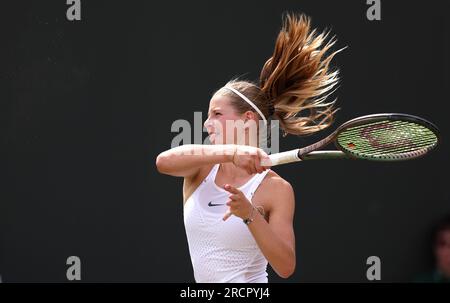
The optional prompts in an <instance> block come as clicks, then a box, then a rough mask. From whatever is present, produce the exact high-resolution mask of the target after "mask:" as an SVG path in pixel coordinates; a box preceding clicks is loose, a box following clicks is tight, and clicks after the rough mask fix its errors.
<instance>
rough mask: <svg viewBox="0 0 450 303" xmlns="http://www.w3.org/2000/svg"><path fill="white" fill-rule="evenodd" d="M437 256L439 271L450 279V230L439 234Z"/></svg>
mask: <svg viewBox="0 0 450 303" xmlns="http://www.w3.org/2000/svg"><path fill="white" fill-rule="evenodd" d="M435 254H436V261H437V266H438V268H439V270H440V271H442V272H443V273H444V274H445V275H446V276H447V277H450V230H444V231H441V232H440V233H439V236H438V239H437V243H436V248H435Z"/></svg>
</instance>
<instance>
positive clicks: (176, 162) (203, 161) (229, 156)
mask: <svg viewBox="0 0 450 303" xmlns="http://www.w3.org/2000/svg"><path fill="white" fill-rule="evenodd" d="M262 159H268V156H267V154H266V153H265V152H264V151H263V150H262V149H259V148H257V147H252V146H245V145H235V144H216V145H202V144H187V145H182V146H177V147H174V148H172V149H169V150H167V151H164V152H162V153H160V154H159V155H158V157H157V158H156V167H157V169H158V171H159V172H160V173H162V174H166V175H171V176H176V177H192V176H195V175H197V174H198V172H199V171H200V169H201V168H202V167H204V166H205V165H211V164H216V163H226V162H233V163H234V164H235V165H236V166H238V167H241V168H244V169H246V170H247V171H248V172H249V173H250V174H253V173H260V172H262V171H264V170H265V169H266V167H264V166H261V165H260V163H261V161H262Z"/></svg>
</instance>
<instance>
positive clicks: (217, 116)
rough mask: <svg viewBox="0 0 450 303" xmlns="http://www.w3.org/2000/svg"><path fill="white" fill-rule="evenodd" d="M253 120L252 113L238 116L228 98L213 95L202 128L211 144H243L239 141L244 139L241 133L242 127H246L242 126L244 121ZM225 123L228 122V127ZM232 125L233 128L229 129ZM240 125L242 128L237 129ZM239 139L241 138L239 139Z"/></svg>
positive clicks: (248, 112)
mask: <svg viewBox="0 0 450 303" xmlns="http://www.w3.org/2000/svg"><path fill="white" fill-rule="evenodd" d="M243 102H244V101H243ZM254 118H255V115H254V113H253V112H252V111H247V112H246V113H244V114H238V113H237V112H236V110H235V109H234V108H233V107H232V105H231V102H230V98H229V97H226V96H221V95H214V97H212V99H211V101H210V102H209V110H208V119H207V120H206V121H205V123H204V126H205V128H206V130H207V132H208V134H209V141H210V142H211V143H212V144H244V143H243V142H241V141H242V140H244V141H245V140H246V138H245V136H242V133H243V132H244V126H247V125H248V124H247V123H246V124H244V121H246V120H251V119H254ZM227 121H229V122H228V127H227ZM233 124H234V125H235V127H233V126H232V127H230V125H233ZM241 125H242V126H243V127H239V126H241ZM227 131H228V132H227ZM241 137H243V138H242V139H241Z"/></svg>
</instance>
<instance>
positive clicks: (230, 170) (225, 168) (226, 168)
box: [219, 162, 250, 178]
mask: <svg viewBox="0 0 450 303" xmlns="http://www.w3.org/2000/svg"><path fill="white" fill-rule="evenodd" d="M219 170H221V171H222V173H224V174H225V175H227V176H232V177H233V178H241V177H247V176H250V175H249V174H248V172H247V171H246V170H245V169H243V168H240V167H237V166H236V165H234V164H233V163H230V162H227V163H221V164H220V165H219Z"/></svg>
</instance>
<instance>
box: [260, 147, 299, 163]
mask: <svg viewBox="0 0 450 303" xmlns="http://www.w3.org/2000/svg"><path fill="white" fill-rule="evenodd" d="M298 151H299V150H298V149H294V150H290V151H286V152H282V153H277V154H273V155H269V159H270V162H271V165H270V166H275V165H280V164H285V163H291V162H297V161H301V160H302V159H300V158H299V157H298ZM264 162H265V161H262V162H261V165H263V166H264ZM267 166H269V165H267Z"/></svg>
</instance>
